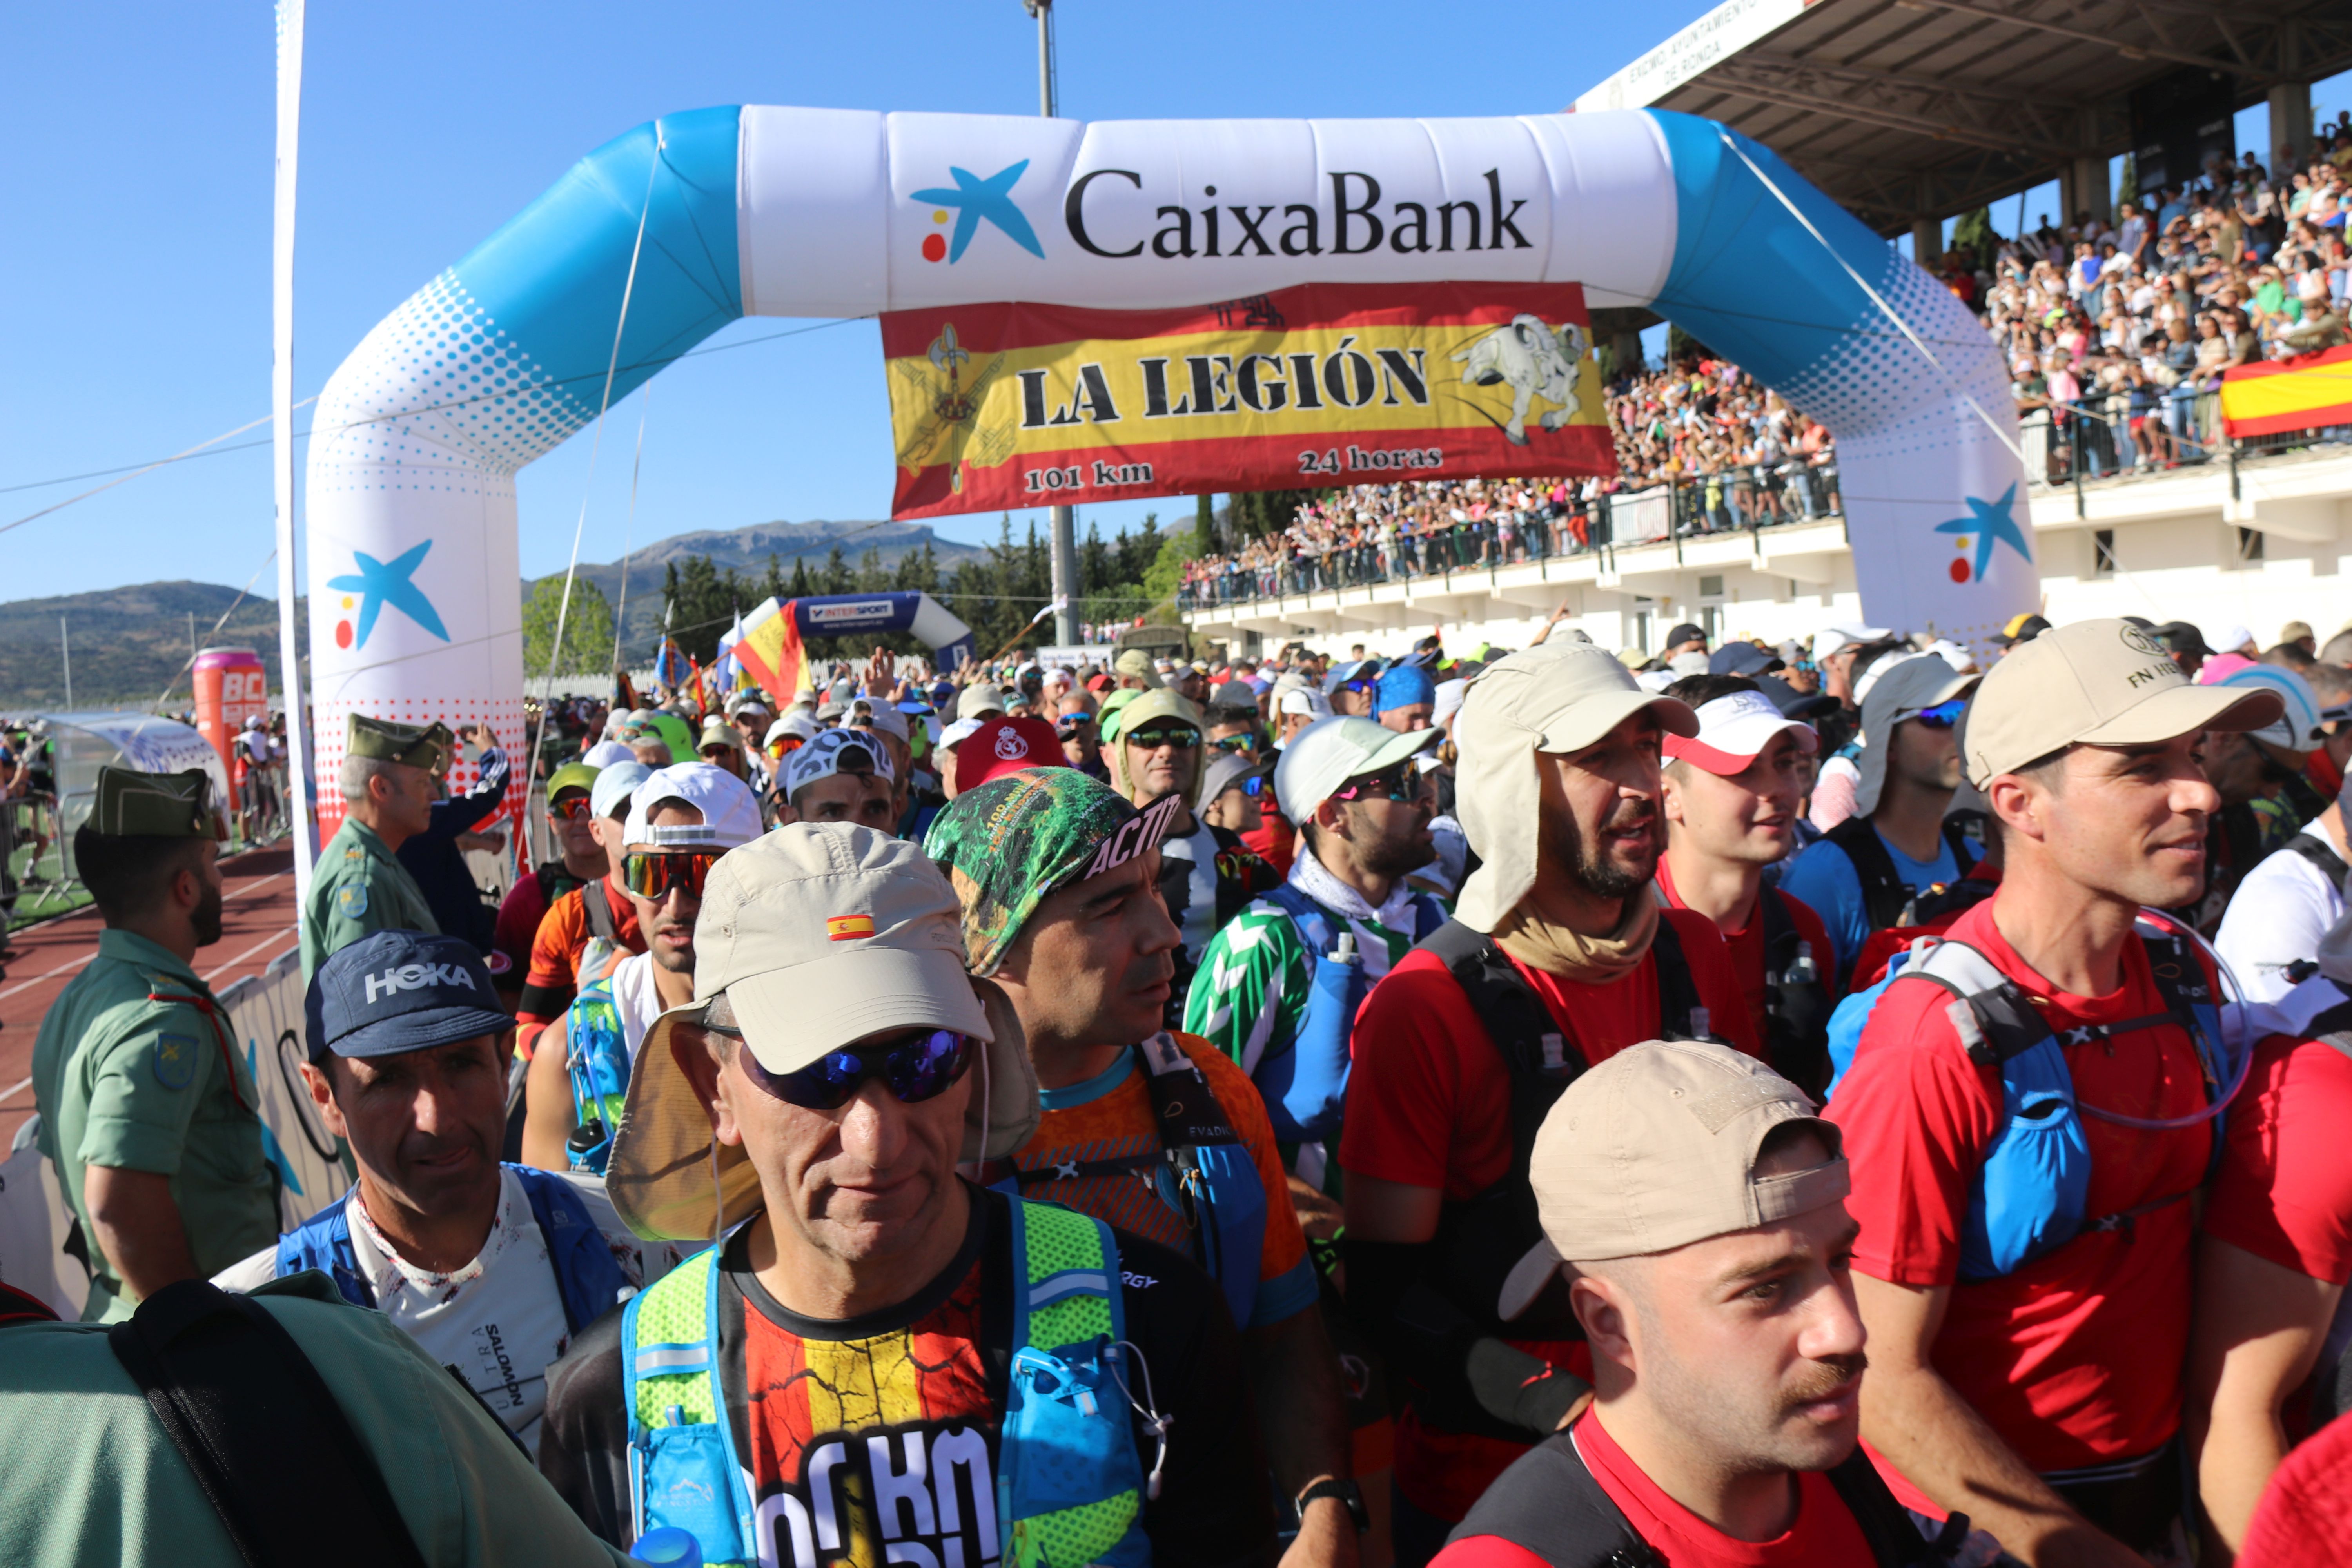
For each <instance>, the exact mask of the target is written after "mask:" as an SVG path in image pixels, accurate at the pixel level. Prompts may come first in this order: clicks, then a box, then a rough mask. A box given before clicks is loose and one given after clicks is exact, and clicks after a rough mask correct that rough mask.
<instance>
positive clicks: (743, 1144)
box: [540, 769, 1273, 1568]
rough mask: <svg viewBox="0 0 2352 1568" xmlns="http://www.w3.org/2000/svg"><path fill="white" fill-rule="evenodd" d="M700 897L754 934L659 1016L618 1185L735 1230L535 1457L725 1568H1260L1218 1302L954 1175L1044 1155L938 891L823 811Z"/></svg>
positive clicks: (1096, 1232)
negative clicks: (688, 1539) (751, 1566)
mask: <svg viewBox="0 0 2352 1568" xmlns="http://www.w3.org/2000/svg"><path fill="white" fill-rule="evenodd" d="M1051 771H1052V772H1053V773H1055V774H1057V775H1059V776H1062V777H1066V778H1071V779H1075V778H1076V777H1077V775H1076V773H1072V772H1070V771H1069V770H1066V769H1055V770H1051ZM990 787H995V786H990ZM1093 787H1095V788H1096V789H1097V792H1099V793H1105V794H1107V793H1108V792H1101V791H1100V786H1098V785H1097V786H1093ZM1112 804H1113V805H1118V806H1119V809H1120V810H1121V811H1123V812H1124V813H1125V815H1126V816H1128V818H1129V820H1132V819H1133V817H1134V815H1135V814H1134V813H1133V812H1132V811H1130V810H1128V809H1127V808H1126V807H1125V806H1124V805H1122V804H1121V803H1118V801H1117V800H1116V797H1112ZM1127 850H1128V852H1129V855H1130V856H1132V857H1134V858H1133V859H1130V860H1129V865H1134V864H1136V863H1138V861H1139V858H1141V857H1143V856H1145V855H1147V854H1148V852H1149V850H1148V841H1146V840H1144V839H1142V838H1140V837H1136V836H1133V835H1130V836H1129V845H1128V846H1127ZM706 890H707V892H708V893H709V906H708V908H709V917H710V920H711V921H712V923H713V925H714V926H716V927H719V928H723V929H725V930H726V931H729V933H730V939H729V940H728V942H726V943H725V944H724V945H723V946H719V945H714V946H713V948H712V951H711V952H710V954H709V962H708V963H706V964H705V965H704V966H703V967H702V970H701V972H700V973H699V974H698V978H697V983H696V989H697V992H698V997H699V1001H698V1004H695V1005H688V1006H684V1007H678V1008H674V1009H672V1010H671V1011H669V1012H668V1013H667V1014H666V1015H665V1016H663V1017H662V1019H661V1020H660V1021H659V1022H658V1023H657V1024H656V1026H655V1030H654V1033H653V1035H652V1037H651V1038H650V1039H649V1041H648V1043H647V1047H646V1054H645V1058H644V1061H643V1064H642V1067H641V1070H640V1072H639V1073H638V1075H637V1077H636V1078H635V1079H634V1080H633V1081H632V1083H631V1085H630V1089H629V1097H628V1114H627V1117H626V1119H625V1121H624V1124H623V1131H622V1134H621V1137H620V1140H619V1142H618V1144H617V1145H616V1147H615V1149H614V1155H613V1161H612V1165H611V1169H610V1172H609V1181H608V1188H609V1191H610V1192H611V1194H612V1196H613V1201H614V1206H615V1207H616V1208H617V1209H618V1210H619V1211H620V1213H621V1214H622V1215H623V1216H624V1217H625V1219H627V1220H628V1221H629V1223H630V1224H631V1226H633V1228H635V1229H636V1230H638V1231H639V1232H640V1233H642V1234H646V1235H655V1236H665V1237H675V1238H677V1239H680V1240H694V1241H701V1240H708V1239H709V1238H711V1237H714V1236H715V1235H719V1234H724V1233H727V1232H731V1234H729V1235H727V1239H726V1241H725V1243H724V1245H723V1246H721V1247H711V1248H709V1249H707V1250H705V1251H703V1252H701V1253H699V1254H698V1255H697V1256H696V1257H694V1258H689V1259H688V1261H687V1263H686V1264H685V1265H683V1266H682V1267H681V1268H679V1269H677V1271H675V1272H674V1273H672V1274H671V1275H670V1276H669V1278H668V1279H667V1280H666V1281H665V1282H663V1283H662V1284H659V1285H656V1286H655V1287H654V1288H652V1289H649V1290H647V1291H646V1293H645V1294H644V1295H643V1296H641V1297H639V1298H637V1299H636V1300H635V1302H634V1303H633V1305H632V1306H631V1307H630V1308H629V1309H628V1310H626V1311H625V1313H622V1314H620V1315H617V1316H616V1317H608V1318H607V1319H606V1320H605V1321H604V1322H602V1323H600V1324H598V1325H597V1326H595V1327H594V1328H592V1329H591V1330H589V1331H587V1332H586V1333H585V1334H583V1336H581V1339H580V1341H579V1342H578V1343H577V1344H576V1345H575V1346H574V1348H573V1350H572V1352H571V1353H570V1354H569V1355H567V1356H566V1357H565V1358H564V1360H563V1361H562V1363H559V1364H558V1365H557V1366H556V1367H555V1368H554V1369H553V1370H552V1372H551V1375H550V1379H549V1383H550V1388H549V1406H548V1416H547V1420H546V1423H545V1426H544V1432H545V1436H543V1437H542V1439H541V1445H540V1468H541V1473H542V1474H543V1475H545V1476H546V1477H547V1478H548V1479H549V1480H551V1482H553V1483H554V1485H555V1488H556V1489H557V1490H558V1491H559V1492H560V1493H562V1496H563V1497H564V1498H565V1499H566V1500H568V1501H569V1502H571V1504H572V1507H573V1508H574V1509H575V1510H577V1511H578V1512H579V1514H580V1516H581V1517H582V1518H583V1520H585V1521H587V1522H588V1524H589V1525H590V1527H591V1528H592V1529H593V1530H594V1531H596V1532H597V1533H598V1534H600V1535H602V1536H603V1537H604V1539H605V1540H607V1541H610V1542H614V1543H616V1544H617V1543H622V1542H635V1541H638V1540H639V1539H641V1538H642V1537H643V1536H644V1535H645V1534H646V1533H647V1532H648V1531H651V1530H654V1529H656V1528H664V1527H675V1528H678V1529H683V1530H686V1531H688V1532H689V1533H691V1534H693V1535H694V1536H695V1538H696V1540H697V1542H698V1545H699V1547H700V1552H701V1557H702V1560H703V1561H705V1562H709V1563H784V1564H788V1563H818V1562H831V1561H836V1560H842V1559H854V1560H856V1561H858V1562H867V1563H884V1562H891V1563H914V1564H938V1565H940V1568H946V1565H949V1564H956V1563H961V1564H963V1565H964V1568H981V1565H982V1564H983V1563H992V1562H999V1561H1002V1562H1003V1563H1008V1564H1010V1563H1014V1562H1016V1561H1017V1562H1032V1561H1039V1560H1045V1561H1051V1562H1054V1563H1063V1562H1068V1563H1094V1562H1110V1563H1144V1562H1159V1563H1170V1564H1174V1563H1245V1562H1257V1561H1263V1560H1264V1559H1265V1556H1267V1555H1270V1548H1271V1546H1272V1543H1273V1542H1272V1536H1273V1531H1272V1521H1271V1518H1270V1510H1269V1509H1268V1507H1267V1504H1266V1479H1265V1464H1264V1461H1263V1460H1262V1459H1261V1458H1259V1450H1258V1447H1257V1445H1256V1443H1255V1441H1254V1439H1253V1437H1252V1436H1251V1433H1250V1422H1249V1417H1248V1415H1247V1411H1248V1403H1247V1395H1246V1393H1245V1389H1246V1384H1245V1382H1244V1375H1243V1363H1242V1359H1241V1347H1240V1345H1239V1344H1238V1342H1237V1340H1236V1336H1235V1335H1234V1330H1233V1327H1232V1325H1231V1322H1230V1321H1229V1320H1228V1318H1227V1317H1226V1315H1225V1314H1224V1313H1223V1312H1222V1311H1219V1310H1217V1309H1216V1307H1215V1305H1214V1300H1213V1296H1214V1290H1213V1287H1212V1286H1211V1285H1210V1283H1209V1282H1208V1281H1207V1280H1206V1279H1203V1278H1202V1275H1201V1273H1200V1271H1199V1270H1198V1269H1196V1268H1193V1267H1192V1265H1191V1264H1190V1263H1188V1262H1187V1261H1186V1260H1185V1259H1184V1258H1182V1257H1181V1256H1179V1255H1178V1254H1177V1253H1175V1252H1173V1251H1171V1250H1170V1249H1168V1248H1166V1247H1161V1246H1159V1245H1157V1244H1155V1243H1153V1242H1151V1241H1149V1240H1146V1239H1144V1238H1142V1237H1137V1236H1134V1235H1129V1234H1125V1233H1121V1232H1118V1231H1116V1230H1112V1229H1110V1228H1109V1227H1108V1226H1102V1225H1100V1224H1099V1223H1097V1221H1095V1220H1092V1219H1089V1218H1087V1217H1086V1216H1084V1215H1076V1214H1072V1213H1069V1212H1068V1211H1066V1210H1063V1209H1058V1208H1055V1207H1053V1206H1051V1205H1042V1204H1036V1203H1026V1202H1023V1201H1022V1200H1021V1199H1019V1198H1018V1197H1016V1196H1010V1195H1007V1194H1001V1193H994V1192H989V1191H985V1190H983V1189H982V1188H980V1187H978V1186H976V1185H974V1184H971V1183H969V1182H965V1181H962V1180H960V1179H959V1178H958V1167H959V1165H960V1164H966V1165H971V1166H977V1165H978V1164H980V1163H982V1162H985V1161H989V1160H996V1159H1003V1157H1005V1156H1006V1155H1008V1154H1010V1153H1011V1152H1013V1150H1015V1149H1016V1148H1018V1147H1019V1146H1020V1145H1021V1144H1022V1143H1023V1142H1024V1141H1025V1140H1026V1139H1027V1137H1028V1135H1029V1132H1030V1131H1031V1129H1032V1128H1034V1126H1035V1124H1036V1121H1037V1088H1036V1079H1035V1077H1034V1074H1033V1072H1032V1069H1031V1068H1030V1067H1029V1064H1028V1059H1027V1056H1026V1054H1025V1052H1024V1050H1023V1048H1022V1033H1021V1029H1020V1026H1019V1024H1018V1022H1017V1021H1016V1019H1015V1017H1014V1016H1013V1011H1012V1009H1011V1007H1010V1006H1009V1005H1007V1002H1006V1000H1005V997H1004V994H1003V992H1002V991H1001V990H999V989H998V988H997V987H996V986H995V985H993V984H990V983H988V982H986V981H975V980H974V979H972V978H971V977H970V976H969V975H967V973H965V964H964V942H963V932H962V930H961V925H960V922H959V920H958V916H959V913H960V910H959V908H958V903H957V900H956V895H955V892H954V890H953V889H951V888H950V886H949V885H948V881H947V879H946V878H945V877H944V876H942V875H941V874H940V870H939V869H938V868H936V867H935V866H933V865H932V864H931V863H930V862H929V861H928V860H926V859H925V858H924V857H923V855H922V854H921V852H920V851H919V849H918V848H917V847H915V846H914V845H912V844H908V843H905V842H903V841H899V840H894V839H890V838H887V837H884V836H882V835H880V834H877V833H875V832H873V831H871V830H870V829H866V828H862V827H856V826H849V825H847V824H842V823H822V824H818V823H803V824H797V825H794V826H788V827H784V828H781V829H779V830H777V831H776V832H774V833H772V834H770V835H768V836H767V837H764V838H762V839H761V840H760V841H759V842H758V843H757V844H754V845H751V846H749V847H745V848H742V849H740V850H737V851H735V852H734V853H732V854H730V855H729V856H728V857H726V858H725V859H724V860H723V861H722V862H721V863H720V864H719V867H718V868H716V869H715V870H714V871H713V873H712V875H711V877H710V879H709V883H708V885H707V889H706ZM1147 896H1148V894H1147ZM1041 1467H1042V1468H1041ZM1000 1478H1001V1479H1000ZM1001 1505H1009V1506H1007V1507H1006V1511H1003V1512H1000V1506H1001ZM647 1555H649V1556H650V1555H651V1553H650V1552H648V1553H647Z"/></svg>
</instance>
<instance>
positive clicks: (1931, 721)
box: [1911, 697, 1969, 730]
mask: <svg viewBox="0 0 2352 1568" xmlns="http://www.w3.org/2000/svg"><path fill="white" fill-rule="evenodd" d="M1968 710H1969V700H1968V699H1967V698H1965V697H1955V698H1953V699H1952V700H1950V701H1949V702H1938V703H1937V704H1936V705H1935V706H1934V707H1933V708H1922V709H1920V710H1919V711H1917V712H1916V713H1914V714H1912V715H1911V720H1912V722H1914V723H1917V724H1925V725H1927V728H1929V729H1930V730H1948V729H1950V728H1951V727H1952V726H1953V725H1955V724H1957V723H1958V722H1959V721H1960V715H1961V714H1963V713H1965V712H1967V711H1968Z"/></svg>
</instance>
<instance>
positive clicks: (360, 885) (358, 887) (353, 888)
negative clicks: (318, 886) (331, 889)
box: [335, 882, 368, 921]
mask: <svg viewBox="0 0 2352 1568" xmlns="http://www.w3.org/2000/svg"><path fill="white" fill-rule="evenodd" d="M367 904H368V894H367V884H366V883H365V882H346V883H344V884H343V885H342V886H341V887H340V888H337V889H335V912H336V913H337V914H339V915H341V916H342V917H343V918H344V919H345V920H347V921H355V920H357V919H359V918H360V917H361V916H362V915H363V914H365V913H367Z"/></svg>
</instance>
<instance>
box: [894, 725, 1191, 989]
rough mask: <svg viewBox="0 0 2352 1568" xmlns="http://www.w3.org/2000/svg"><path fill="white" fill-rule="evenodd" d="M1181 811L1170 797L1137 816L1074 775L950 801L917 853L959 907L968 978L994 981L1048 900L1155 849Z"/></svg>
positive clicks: (1027, 775) (1055, 773)
mask: <svg viewBox="0 0 2352 1568" xmlns="http://www.w3.org/2000/svg"><path fill="white" fill-rule="evenodd" d="M1183 804H1184V799H1183V796H1182V795H1179V794H1175V793H1172V792H1171V794H1168V795H1162V796H1161V797H1160V799H1158V800H1155V801H1153V802H1152V803H1151V804H1150V805H1148V806H1146V807H1144V808H1143V809H1142V810H1140V811H1138V810H1137V809H1136V808H1135V807H1134V806H1132V805H1129V804H1128V803H1127V801H1126V799H1125V798H1124V797H1122V796H1121V795H1119V793H1118V791H1117V790H1115V789H1113V788H1111V787H1110V786H1109V785H1108V784H1104V783H1103V782H1102V781H1101V780H1099V779H1097V778H1094V777H1092V776H1090V775H1088V774H1086V773H1080V772H1078V770H1077V769H1076V768H1024V769H1023V770H1022V771H1021V772H1019V773H1007V774H1005V775H1004V776H1003V777H1002V778H994V779H991V780H989V781H988V782H987V783H986V784H982V785H981V786H980V787H979V788H978V789H975V790H971V791H969V792H967V793H965V794H962V795H957V796H956V797H955V799H953V800H952V801H950V802H949V803H948V805H947V809H946V810H944V811H942V812H940V815H939V816H937V817H936V818H934V819H933V820H932V823H931V830H930V832H929V834H927V835H925V836H924V839H923V853H925V854H926V855H928V856H929V857H930V858H931V860H932V862H933V863H934V864H935V865H937V866H938V867H939V868H940V870H942V871H945V872H946V873H947V874H948V880H949V881H950V883H952V884H954V887H955V890H956V898H957V899H958V900H960V901H961V903H962V905H963V941H964V949H965V952H966V954H967V955H968V957H969V959H970V961H971V973H974V974H978V975H983V976H984V975H990V974H993V973H996V966H997V965H998V964H1000V963H1003V961H1004V954H1005V952H1006V950H1008V949H1009V948H1011V947H1012V945H1013V941H1014V939H1015V938H1017V937H1018V936H1020V934H1021V929H1022V927H1024V926H1025V925H1027V924H1028V923H1029V918H1030V916H1032V915H1034V914H1035V913H1036V912H1037V906H1038V905H1039V904H1042V903H1044V902H1045V900H1046V898H1047V896H1048V895H1050V894H1052V893H1053V892H1055V890H1057V889H1060V888H1062V887H1064V886H1066V885H1067V884H1069V883H1071V882H1076V881H1080V880H1083V879H1086V878H1088V877H1098V876H1101V875H1102V874H1103V873H1104V872H1106V871H1109V870H1114V869H1116V868H1118V867H1120V866H1124V865H1126V864H1127V863H1128V862H1129V860H1132V859H1134V858H1136V857H1137V856H1139V855H1141V854H1143V853H1145V852H1146V851H1147V850H1151V849H1156V848H1158V847H1160V839H1161V838H1163V837H1166V836H1167V833H1168V827H1169V825H1170V824H1171V823H1172V822H1174V821H1175V819H1176V813H1177V812H1178V810H1180V809H1181V807H1182V805H1183Z"/></svg>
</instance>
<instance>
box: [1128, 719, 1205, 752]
mask: <svg viewBox="0 0 2352 1568" xmlns="http://www.w3.org/2000/svg"><path fill="white" fill-rule="evenodd" d="M1127 743H1128V744H1129V745H1130V746H1140V747H1142V748H1143V749H1144V750H1145V751H1147V752H1156V751H1158V750H1159V749H1160V747H1162V746H1172V747H1174V748H1175V749H1176V750H1177V751H1180V752H1189V751H1191V750H1192V748H1193V747H1195V746H1197V745H1199V744H1200V743H1201V731H1198V730H1195V729H1194V728H1192V725H1190V724H1154V725H1150V726H1148V727H1146V728H1144V729H1141V730H1130V731H1128V735H1127Z"/></svg>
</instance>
